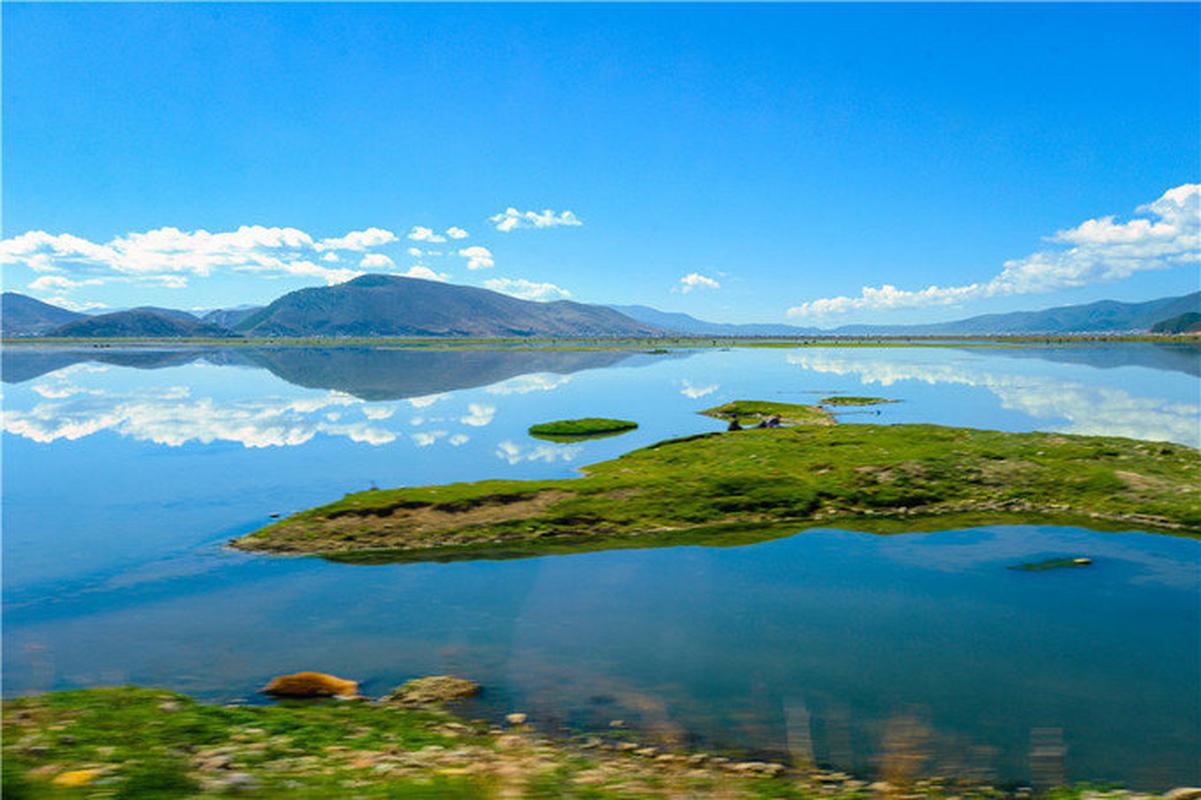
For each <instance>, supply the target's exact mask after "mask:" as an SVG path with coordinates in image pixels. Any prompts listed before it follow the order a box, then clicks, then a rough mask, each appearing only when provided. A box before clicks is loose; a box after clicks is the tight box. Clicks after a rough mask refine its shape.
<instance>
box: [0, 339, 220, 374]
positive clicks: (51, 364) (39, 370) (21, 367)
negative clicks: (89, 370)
mask: <svg viewBox="0 0 1201 800" xmlns="http://www.w3.org/2000/svg"><path fill="white" fill-rule="evenodd" d="M204 355H206V353H205V351H203V350H195V349H191V350H178V349H173V348H164V349H159V348H135V349H128V350H117V349H109V348H83V349H80V348H73V349H66V348H43V347H37V348H33V347H20V346H11V347H6V348H4V350H3V351H2V352H0V377H3V380H4V382H5V383H24V382H25V381H31V380H33V379H34V378H40V377H41V376H43V375H45V374H47V373H49V372H55V371H57V370H60V369H64V368H66V367H69V366H72V365H73V364H84V363H94V364H109V365H112V366H115V367H134V368H135V369H162V368H163V367H181V366H183V365H184V364H190V363H192V362H193V361H195V360H196V359H198V358H200V357H201V356H204Z"/></svg>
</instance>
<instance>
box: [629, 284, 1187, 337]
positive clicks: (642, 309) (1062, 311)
mask: <svg viewBox="0 0 1201 800" xmlns="http://www.w3.org/2000/svg"><path fill="white" fill-rule="evenodd" d="M610 308H613V309H615V310H617V311H620V312H622V313H623V314H626V315H628V316H630V317H633V318H634V319H636V320H639V321H641V322H645V323H647V324H650V325H655V326H656V327H659V328H662V329H664V330H667V331H670V332H673V333H680V334H684V335H686V336H987V335H994V334H1010V335H1021V334H1040V333H1042V334H1071V333H1130V332H1145V331H1149V330H1152V326H1154V325H1156V324H1157V323H1159V322H1161V321H1167V318H1169V317H1172V318H1175V317H1177V316H1179V315H1181V314H1186V313H1190V312H1201V292H1194V293H1192V294H1187V295H1183V296H1181V297H1165V298H1162V299H1159V300H1150V301H1147V302H1145V303H1122V302H1118V301H1117V300H1102V301H1100V302H1097V303H1089V304H1087V305H1079V306H1060V307H1058V308H1048V309H1045V310H1043V311H1014V312H1011V313H1008V314H984V315H981V316H978V317H968V318H967V319H960V320H954V321H951V322H937V323H932V324H929V325H843V326H841V327H838V328H832V329H820V328H801V327H797V326H795V325H779V324H772V323H752V324H741V325H734V324H729V323H723V322H706V321H704V320H700V319H697V318H696V317H693V316H690V315H688V314H681V313H676V312H669V311H659V310H658V309H655V308H651V307H649V306H610Z"/></svg>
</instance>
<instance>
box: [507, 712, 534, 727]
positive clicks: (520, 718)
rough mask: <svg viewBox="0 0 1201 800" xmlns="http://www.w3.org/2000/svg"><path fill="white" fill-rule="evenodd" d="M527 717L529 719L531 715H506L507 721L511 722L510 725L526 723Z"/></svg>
mask: <svg viewBox="0 0 1201 800" xmlns="http://www.w3.org/2000/svg"><path fill="white" fill-rule="evenodd" d="M527 719H529V717H527V716H526V715H525V714H521V713H517V714H507V715H505V722H507V723H509V724H510V725H524V724H525V721H526V720H527Z"/></svg>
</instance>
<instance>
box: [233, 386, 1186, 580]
mask: <svg viewBox="0 0 1201 800" xmlns="http://www.w3.org/2000/svg"><path fill="white" fill-rule="evenodd" d="M708 413H710V414H712V415H713V416H717V417H721V418H729V416H731V415H732V416H734V417H736V418H738V419H740V420H741V419H746V420H751V419H753V418H757V417H761V416H762V415H764V414H779V415H780V416H781V417H783V418H784V419H785V420H786V422H788V423H790V424H791V425H790V427H784V428H779V429H751V430H744V431H735V432H729V433H711V434H701V435H698V436H691V437H687V438H683V439H675V440H670V441H666V442H660V443H659V444H655V445H652V446H650V447H646V448H643V449H641V450H636V451H634V452H632V453H628V454H626V455H624V456H621V457H620V458H617V459H614V460H612V461H606V462H602V463H599V464H594V465H592V466H589V467H586V468H584V470H583V475H582V477H579V478H572V479H562V480H542V481H515V480H486V481H479V482H475V483H453V484H447V485H442V486H426V487H413V488H400V489H391V490H372V491H367V492H360V493H356V494H351V495H347V496H346V497H344V498H342V499H341V500H338V501H336V502H334V503H330V504H329V505H326V506H321V507H319V508H315V509H312V510H310V511H305V512H302V513H299V514H296V515H293V516H291V517H287V518H285V519H282V520H280V521H279V522H277V523H275V524H272V525H270V526H268V527H266V528H264V529H262V530H260V531H257V532H255V533H252V534H250V535H248V536H244V537H242V538H240V539H237V540H235V541H234V542H233V546H234V547H236V548H240V549H243V550H250V551H262V552H273V553H295V554H318V555H324V556H327V557H336V558H339V559H342V560H367V561H369V560H420V559H444V558H470V557H504V556H522V555H537V554H540V553H563V552H576V551H582V550H592V549H609V548H620V547H645V546H661V545H671V544H682V543H689V544H729V543H744V542H747V541H755V540H762V539H767V538H772V537H775V536H781V535H785V534H787V533H791V532H795V531H797V530H800V529H803V528H806V527H814V526H817V525H827V526H838V527H842V528H849V529H854V530H868V531H880V532H892V531H902V530H910V531H921V530H933V529H939V528H943V527H947V526H948V525H951V524H962V521H963V520H965V519H971V520H974V521H975V524H983V523H988V522H1018V521H1037V520H1042V521H1064V522H1068V521H1071V522H1074V523H1076V524H1081V523H1083V524H1087V525H1088V526H1089V527H1094V528H1102V529H1107V528H1112V527H1119V528H1120V527H1126V528H1135V529H1140V530H1154V531H1164V532H1172V533H1178V534H1184V535H1192V536H1196V535H1201V453H1199V452H1198V451H1196V450H1194V449H1192V448H1188V447H1184V446H1180V445H1173V444H1163V443H1152V442H1143V441H1135V440H1130V439H1119V438H1114V437H1099V436H1067V435H1060V434H1048V433H1004V432H999V431H983V430H973V429H967V428H952V427H943V426H937V425H834V424H831V422H830V417H829V415H828V414H827V413H826V412H824V411H821V410H820V409H817V408H815V407H812V406H792V405H789V404H780V403H758V402H753V401H736V402H735V403H732V404H727V405H726V406H720V407H718V408H716V409H710V411H709V412H708Z"/></svg>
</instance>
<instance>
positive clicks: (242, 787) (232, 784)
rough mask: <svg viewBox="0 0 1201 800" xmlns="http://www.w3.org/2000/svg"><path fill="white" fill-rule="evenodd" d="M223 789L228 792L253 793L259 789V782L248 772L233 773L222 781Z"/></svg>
mask: <svg viewBox="0 0 1201 800" xmlns="http://www.w3.org/2000/svg"><path fill="white" fill-rule="evenodd" d="M221 788H222V789H224V790H225V791H227V792H253V791H256V790H258V788H259V780H258V778H256V777H254V776H253V775H251V774H249V773H247V772H231V773H229V774H228V775H226V776H225V777H224V778H223V779H222V780H221Z"/></svg>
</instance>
